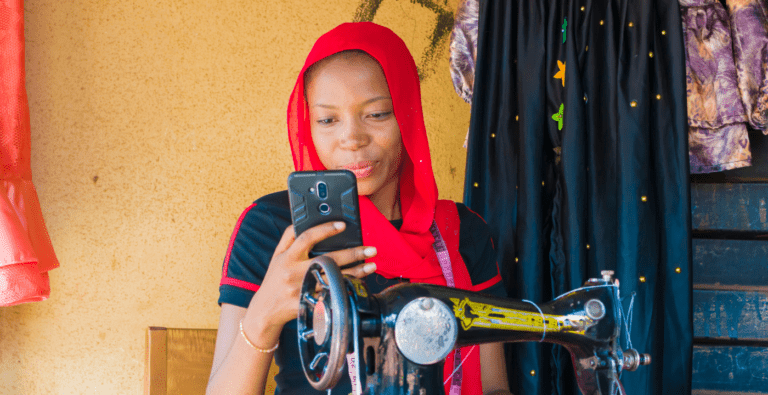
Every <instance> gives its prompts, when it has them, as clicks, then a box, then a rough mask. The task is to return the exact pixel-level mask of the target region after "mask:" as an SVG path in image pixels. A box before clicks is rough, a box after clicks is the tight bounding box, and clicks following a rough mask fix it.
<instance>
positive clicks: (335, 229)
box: [293, 221, 347, 256]
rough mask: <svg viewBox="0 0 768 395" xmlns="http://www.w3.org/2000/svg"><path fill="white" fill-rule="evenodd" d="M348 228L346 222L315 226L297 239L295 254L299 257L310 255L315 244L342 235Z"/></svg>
mask: <svg viewBox="0 0 768 395" xmlns="http://www.w3.org/2000/svg"><path fill="white" fill-rule="evenodd" d="M346 226H347V224H345V223H344V221H336V222H326V223H324V224H320V225H317V226H313V227H311V228H309V229H307V230H305V231H304V232H303V233H302V234H301V235H299V237H297V238H296V242H295V243H293V245H294V246H295V247H296V250H295V251H294V252H295V253H296V254H297V256H304V255H308V254H309V251H310V250H312V247H314V246H315V244H317V243H319V242H320V241H322V240H325V239H327V238H329V237H331V236H333V235H335V234H337V233H341V232H342V231H343V230H344V228H346Z"/></svg>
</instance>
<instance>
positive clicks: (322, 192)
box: [315, 181, 331, 212]
mask: <svg viewBox="0 0 768 395" xmlns="http://www.w3.org/2000/svg"><path fill="white" fill-rule="evenodd" d="M315 190H316V191H317V197H319V198H320V199H321V200H325V199H326V198H328V185H326V183H324V182H322V181H320V182H318V183H317V188H316V189H315ZM326 206H327V205H326ZM330 209H331V208H330V207H328V211H330ZM321 212H322V211H321Z"/></svg>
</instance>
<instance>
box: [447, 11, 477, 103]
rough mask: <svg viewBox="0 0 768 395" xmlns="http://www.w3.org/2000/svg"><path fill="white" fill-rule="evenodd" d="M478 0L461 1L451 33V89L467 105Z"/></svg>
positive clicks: (473, 62) (473, 63)
mask: <svg viewBox="0 0 768 395" xmlns="http://www.w3.org/2000/svg"><path fill="white" fill-rule="evenodd" d="M479 8H480V4H479V2H478V0H462V1H461V3H459V8H458V10H457V11H456V20H455V22H454V24H453V32H452V33H451V49H450V51H451V59H450V62H451V78H452V79H453V88H454V89H456V93H458V94H459V96H461V98H462V99H464V101H465V102H467V103H472V88H473V86H474V84H475V61H476V60H477V24H478V12H479Z"/></svg>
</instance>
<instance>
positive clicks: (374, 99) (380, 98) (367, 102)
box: [312, 96, 392, 110]
mask: <svg viewBox="0 0 768 395" xmlns="http://www.w3.org/2000/svg"><path fill="white" fill-rule="evenodd" d="M379 100H392V98H391V97H389V96H376V97H373V98H370V99H368V100H366V101H364V102H363V105H366V104H371V103H373V102H377V101H379ZM312 107H321V108H327V109H330V110H335V109H337V108H338V107H337V106H334V105H332V104H323V103H316V104H313V105H312Z"/></svg>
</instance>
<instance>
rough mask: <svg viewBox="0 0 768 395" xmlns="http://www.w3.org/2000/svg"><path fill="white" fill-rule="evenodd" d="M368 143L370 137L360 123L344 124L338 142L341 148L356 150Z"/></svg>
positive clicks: (354, 121)
mask: <svg viewBox="0 0 768 395" xmlns="http://www.w3.org/2000/svg"><path fill="white" fill-rule="evenodd" d="M369 142H370V136H369V135H368V133H367V132H366V130H365V125H364V124H363V123H362V122H361V121H359V120H351V121H349V122H346V124H345V125H344V130H343V131H342V133H341V136H340V141H339V143H340V144H341V146H342V147H343V148H345V149H351V150H357V149H360V148H362V147H364V146H366V145H367V144H368V143H369Z"/></svg>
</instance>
